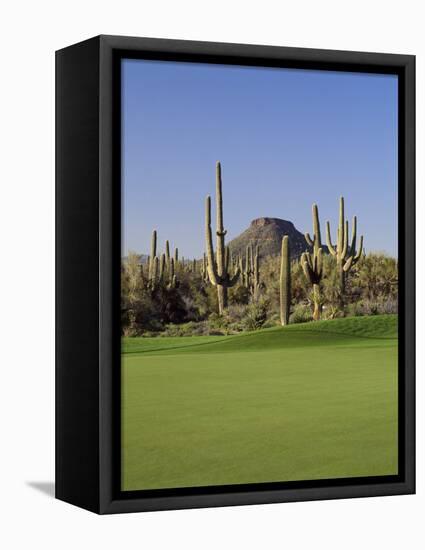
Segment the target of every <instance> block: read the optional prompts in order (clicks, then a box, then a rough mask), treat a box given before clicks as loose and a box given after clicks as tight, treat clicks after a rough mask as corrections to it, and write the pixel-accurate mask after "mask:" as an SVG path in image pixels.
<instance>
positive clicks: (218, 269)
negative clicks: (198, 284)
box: [205, 162, 239, 315]
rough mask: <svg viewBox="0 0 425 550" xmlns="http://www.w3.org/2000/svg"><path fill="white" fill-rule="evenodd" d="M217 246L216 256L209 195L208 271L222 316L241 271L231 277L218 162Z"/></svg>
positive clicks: (206, 213)
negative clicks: (228, 293)
mask: <svg viewBox="0 0 425 550" xmlns="http://www.w3.org/2000/svg"><path fill="white" fill-rule="evenodd" d="M216 210H217V212H216V215H217V221H216V236H217V239H216V246H217V252H216V255H214V246H213V240H212V230H211V197H210V196H209V195H208V197H207V198H206V201H205V242H206V249H207V260H208V265H207V271H208V277H209V279H210V281H211V283H212V284H213V285H214V286H216V287H217V296H218V310H219V313H220V315H221V314H222V313H223V312H224V310H225V309H226V307H227V302H228V298H227V291H228V289H229V288H230V287H232V286H234V285H235V284H236V282H237V281H238V279H239V269H237V271H236V273H235V274H234V275H233V276H231V275H230V272H229V267H230V266H229V260H230V255H229V252H228V251H227V252H226V246H225V236H226V233H227V232H226V231H225V229H224V226H223V195H222V183H221V165H220V163H219V162H217V166H216Z"/></svg>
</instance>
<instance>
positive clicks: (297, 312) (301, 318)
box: [289, 304, 313, 324]
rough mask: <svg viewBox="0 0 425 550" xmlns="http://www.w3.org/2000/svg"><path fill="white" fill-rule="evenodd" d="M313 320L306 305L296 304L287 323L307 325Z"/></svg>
mask: <svg viewBox="0 0 425 550" xmlns="http://www.w3.org/2000/svg"><path fill="white" fill-rule="evenodd" d="M312 320H313V314H312V312H311V308H310V306H308V305H306V304H298V305H296V306H295V307H294V309H293V312H292V313H291V315H290V317H289V323H292V324H295V323H308V322H309V321H312Z"/></svg>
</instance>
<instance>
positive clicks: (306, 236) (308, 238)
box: [304, 233, 314, 246]
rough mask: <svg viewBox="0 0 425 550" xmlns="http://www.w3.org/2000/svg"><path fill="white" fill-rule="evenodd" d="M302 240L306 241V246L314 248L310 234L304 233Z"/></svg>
mask: <svg viewBox="0 0 425 550" xmlns="http://www.w3.org/2000/svg"><path fill="white" fill-rule="evenodd" d="M304 238H305V240H306V241H307V244H308V246H314V242H313V239H312V238H311V237H310V233H304Z"/></svg>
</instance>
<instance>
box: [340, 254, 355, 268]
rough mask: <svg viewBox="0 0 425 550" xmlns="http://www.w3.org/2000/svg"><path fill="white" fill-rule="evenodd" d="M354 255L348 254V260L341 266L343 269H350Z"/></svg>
mask: <svg viewBox="0 0 425 550" xmlns="http://www.w3.org/2000/svg"><path fill="white" fill-rule="evenodd" d="M353 260H354V256H350V257H349V258H348V260H347V261H346V262H345V264H344V267H343V268H342V269H343V270H344V271H349V270H350V269H351V266H352V265H353Z"/></svg>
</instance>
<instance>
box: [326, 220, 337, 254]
mask: <svg viewBox="0 0 425 550" xmlns="http://www.w3.org/2000/svg"><path fill="white" fill-rule="evenodd" d="M326 244H327V245H328V249H329V252H330V253H331V254H332V256H336V250H335V247H334V245H333V244H332V239H331V225H330V223H329V222H326Z"/></svg>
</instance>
